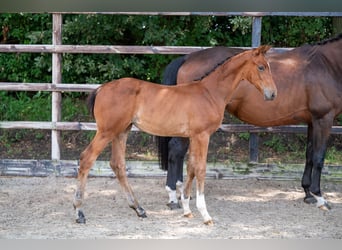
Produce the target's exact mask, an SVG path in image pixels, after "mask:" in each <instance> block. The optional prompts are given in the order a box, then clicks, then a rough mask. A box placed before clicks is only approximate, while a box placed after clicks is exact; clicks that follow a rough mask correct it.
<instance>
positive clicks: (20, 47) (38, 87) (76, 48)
mask: <svg viewBox="0 0 342 250" xmlns="http://www.w3.org/2000/svg"><path fill="white" fill-rule="evenodd" d="M63 14H73V13H53V14H52V18H53V22H52V26H53V27H52V29H53V31H52V32H53V37H52V44H45V45H26V44H25V45H24V44H0V53H51V54H52V65H53V67H52V83H16V82H0V91H1V90H3V91H48V92H52V114H51V122H35V121H13V122H8V121H0V129H47V130H51V131H52V132H51V133H52V134H51V159H52V160H61V155H60V144H59V141H60V140H59V137H60V131H62V130H96V124H95V123H87V122H61V99H62V96H61V92H89V91H91V90H93V89H95V88H97V87H98V86H99V85H98V84H69V83H62V81H61V79H62V73H61V72H62V70H61V67H62V66H61V65H62V57H61V55H62V53H91V54H95V53H101V54H188V53H191V52H194V51H198V50H201V49H205V48H208V47H195V46H120V45H62V16H63ZM74 14H115V15H121V14H126V15H203V16H205V15H206V16H208V15H215V16H252V17H253V23H252V41H251V47H256V46H259V45H260V38H261V25H262V23H261V18H262V16H311V17H312V16H329V17H339V16H342V12H304V13H302V12H300V13H299V12H160V13H157V12H109V13H93V12H87V13H74ZM241 48H242V47H241ZM243 48H250V47H243ZM274 49H275V50H280V51H281V50H288V49H290V48H274ZM132 129H133V130H135V131H138V129H137V128H135V127H133V128H132ZM306 129H307V127H306V126H301V125H295V126H279V127H267V128H262V127H256V126H252V125H247V124H222V125H221V127H220V129H219V130H221V131H225V132H249V133H251V137H250V161H257V160H258V153H257V133H260V132H269V133H305V132H306ZM331 133H333V134H342V127H339V126H334V127H333V128H332V129H331Z"/></svg>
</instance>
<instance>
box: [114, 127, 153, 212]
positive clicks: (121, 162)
mask: <svg viewBox="0 0 342 250" xmlns="http://www.w3.org/2000/svg"><path fill="white" fill-rule="evenodd" d="M127 136H128V132H127V133H122V134H120V135H119V136H117V137H115V138H114V139H113V141H112V157H111V160H110V166H111V168H112V169H113V171H114V173H115V175H116V178H118V180H119V183H120V186H121V188H122V190H123V191H124V192H125V194H126V198H127V201H128V205H129V207H130V208H132V209H133V210H134V211H135V212H136V213H137V215H138V216H139V217H142V218H145V217H147V216H146V212H145V210H144V209H143V208H142V207H141V206H140V205H139V203H138V200H137V199H136V198H135V196H134V193H133V190H132V188H131V186H130V185H129V183H128V179H127V175H126V163H125V152H126V141H127Z"/></svg>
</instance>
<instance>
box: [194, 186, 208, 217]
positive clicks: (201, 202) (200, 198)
mask: <svg viewBox="0 0 342 250" xmlns="http://www.w3.org/2000/svg"><path fill="white" fill-rule="evenodd" d="M196 206H197V209H198V211H199V212H200V213H201V215H202V217H203V219H204V222H208V221H211V220H212V218H211V217H210V215H209V213H208V211H207V206H206V204H205V198H204V194H200V193H199V191H198V190H197V192H196Z"/></svg>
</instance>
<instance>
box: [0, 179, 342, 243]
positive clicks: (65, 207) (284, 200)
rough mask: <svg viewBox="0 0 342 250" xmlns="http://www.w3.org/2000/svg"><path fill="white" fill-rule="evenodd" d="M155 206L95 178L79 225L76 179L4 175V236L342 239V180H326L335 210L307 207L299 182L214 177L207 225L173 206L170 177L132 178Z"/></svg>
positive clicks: (0, 203) (0, 191)
mask: <svg viewBox="0 0 342 250" xmlns="http://www.w3.org/2000/svg"><path fill="white" fill-rule="evenodd" d="M129 180H130V183H131V185H132V187H133V189H134V190H135V193H136V196H137V197H138V198H139V202H140V204H141V205H142V206H143V207H144V208H145V210H146V211H147V215H148V218H145V219H141V218H138V217H137V216H136V214H135V212H134V211H133V210H131V209H130V208H128V205H127V202H126V199H125V197H124V195H123V193H122V192H121V190H120V187H119V185H118V182H117V180H116V179H113V178H90V179H89V181H88V185H87V189H86V198H85V203H84V212H85V215H86V217H87V223H86V224H84V225H79V224H76V223H75V222H74V210H73V207H72V199H73V195H74V191H75V187H76V180H75V179H74V178H63V177H45V178H39V177H33V178H27V177H0V239H41V238H43V239H110V238H116V239H151V238H152V239H189V238H195V239H223V238H224V239H227V238H228V239H246V238H247V239H271V238H286V239H305V238H311V239H322V238H328V239H341V238H342V183H341V182H329V183H326V182H323V183H322V189H323V190H324V191H325V193H324V196H325V198H327V199H328V201H329V203H330V204H331V206H332V210H330V211H329V212H326V211H321V210H319V209H317V208H316V207H315V206H314V205H307V204H305V203H304V202H303V201H302V199H303V192H302V188H301V187H300V182H299V181H270V180H257V179H255V178H251V179H246V180H224V179H221V180H213V179H208V180H207V181H206V201H207V207H208V211H209V213H210V214H211V216H212V217H213V219H214V225H213V226H206V225H204V224H203V223H202V218H201V216H200V214H199V213H198V211H197V209H196V207H195V199H193V200H192V201H191V204H190V205H191V208H193V212H194V215H195V217H194V218H192V219H188V218H184V217H183V216H182V210H169V209H168V207H167V206H166V202H167V199H168V198H167V194H166V192H165V189H164V185H165V178H130V179H129Z"/></svg>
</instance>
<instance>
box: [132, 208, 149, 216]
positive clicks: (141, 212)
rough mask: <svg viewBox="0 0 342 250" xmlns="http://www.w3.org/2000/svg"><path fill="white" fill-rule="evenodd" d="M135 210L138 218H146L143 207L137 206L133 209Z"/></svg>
mask: <svg viewBox="0 0 342 250" xmlns="http://www.w3.org/2000/svg"><path fill="white" fill-rule="evenodd" d="M135 212H136V213H137V215H138V216H139V217H140V218H147V215H146V212H145V209H143V208H142V207H138V208H137V209H135Z"/></svg>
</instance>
